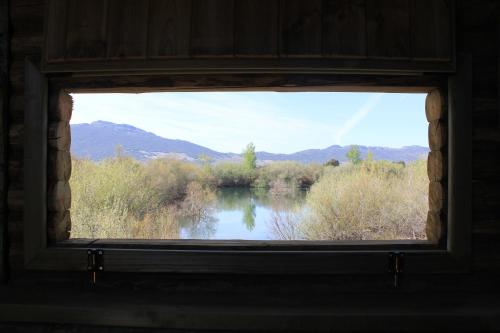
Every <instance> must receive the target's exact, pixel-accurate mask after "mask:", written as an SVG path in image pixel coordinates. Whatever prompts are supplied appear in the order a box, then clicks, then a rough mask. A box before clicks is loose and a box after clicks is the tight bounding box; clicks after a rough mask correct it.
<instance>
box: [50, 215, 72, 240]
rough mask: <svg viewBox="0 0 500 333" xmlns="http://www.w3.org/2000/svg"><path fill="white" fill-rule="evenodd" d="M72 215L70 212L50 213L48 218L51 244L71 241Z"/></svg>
mask: <svg viewBox="0 0 500 333" xmlns="http://www.w3.org/2000/svg"><path fill="white" fill-rule="evenodd" d="M70 231H71V214H70V211H69V210H64V211H55V212H49V214H48V217H47V236H48V242H49V244H55V243H57V242H60V241H64V240H67V239H69V237H70Z"/></svg>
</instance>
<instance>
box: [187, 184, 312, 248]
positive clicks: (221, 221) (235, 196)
mask: <svg viewBox="0 0 500 333" xmlns="http://www.w3.org/2000/svg"><path fill="white" fill-rule="evenodd" d="M305 197H306V191H305V190H292V191H287V192H286V193H275V192H273V191H268V190H266V189H260V188H258V189H255V188H221V189H218V190H217V192H216V196H215V202H214V203H213V204H212V205H211V207H210V208H209V213H208V214H207V215H206V216H205V217H204V218H203V219H202V220H193V219H183V220H181V221H179V222H180V225H181V230H180V238H182V239H244V240H273V239H287V238H293V235H291V233H293V230H289V229H290V228H283V221H289V220H290V218H296V216H297V215H298V214H300V212H301V211H302V210H303V209H304V207H305ZM280 226H281V227H280Z"/></svg>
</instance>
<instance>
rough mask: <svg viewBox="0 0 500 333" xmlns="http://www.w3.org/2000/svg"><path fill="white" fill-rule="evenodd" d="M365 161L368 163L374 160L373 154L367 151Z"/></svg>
mask: <svg viewBox="0 0 500 333" xmlns="http://www.w3.org/2000/svg"><path fill="white" fill-rule="evenodd" d="M366 160H367V161H370V162H371V161H373V160H374V157H373V153H372V152H371V151H368V153H367V154H366Z"/></svg>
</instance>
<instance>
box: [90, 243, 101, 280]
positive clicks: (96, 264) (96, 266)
mask: <svg viewBox="0 0 500 333" xmlns="http://www.w3.org/2000/svg"><path fill="white" fill-rule="evenodd" d="M87 271H89V272H90V280H91V281H92V284H93V285H95V284H96V277H97V272H102V271H104V251H103V250H98V249H88V250H87Z"/></svg>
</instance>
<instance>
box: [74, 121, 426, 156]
mask: <svg viewBox="0 0 500 333" xmlns="http://www.w3.org/2000/svg"><path fill="white" fill-rule="evenodd" d="M71 136H72V143H71V153H72V154H73V155H75V156H78V157H84V158H89V159H91V160H96V161H97V160H102V159H104V158H106V157H111V156H113V155H115V153H116V149H117V147H118V146H121V147H122V148H123V151H124V153H125V154H126V155H129V156H132V157H134V158H136V159H138V160H147V159H151V158H157V157H162V156H171V157H175V158H180V159H185V160H189V161H195V160H197V159H198V158H199V156H200V155H202V154H204V155H207V156H209V157H210V158H212V159H213V160H214V161H224V160H237V159H239V158H240V156H239V154H237V153H221V152H217V151H215V150H212V149H209V148H207V147H203V146H200V145H197V144H194V143H191V142H188V141H184V140H174V139H167V138H162V137H160V136H157V135H156V134H154V133H151V132H146V131H143V130H141V129H139V128H137V127H134V126H131V125H126V124H115V123H111V122H106V121H95V122H93V123H90V124H73V125H71ZM349 149H350V147H349V146H337V145H333V146H329V147H327V148H324V149H308V150H303V151H299V152H296V153H292V154H274V153H268V152H264V151H260V152H257V158H258V160H259V161H260V162H268V161H279V160H291V161H297V162H302V163H310V162H317V163H324V162H325V161H327V160H329V159H331V158H335V159H337V160H339V161H341V162H345V161H346V157H345V156H346V153H347V151H348V150H349ZM359 149H360V151H361V155H362V156H366V154H367V152H368V151H371V152H372V153H373V156H374V158H375V159H384V160H389V161H405V162H408V161H413V160H417V159H419V158H422V157H423V156H425V155H426V154H427V152H428V151H429V149H428V148H427V147H421V146H407V147H402V148H386V147H368V146H359Z"/></svg>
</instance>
